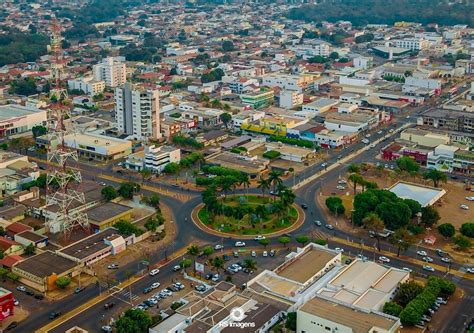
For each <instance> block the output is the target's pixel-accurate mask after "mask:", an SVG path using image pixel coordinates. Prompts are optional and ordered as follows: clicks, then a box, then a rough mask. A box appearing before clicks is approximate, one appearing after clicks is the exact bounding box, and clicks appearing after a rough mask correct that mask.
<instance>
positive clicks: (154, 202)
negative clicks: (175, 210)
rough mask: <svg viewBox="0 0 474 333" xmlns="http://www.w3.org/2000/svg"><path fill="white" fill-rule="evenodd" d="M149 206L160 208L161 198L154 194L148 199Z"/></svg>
mask: <svg viewBox="0 0 474 333" xmlns="http://www.w3.org/2000/svg"><path fill="white" fill-rule="evenodd" d="M148 204H149V205H150V206H151V207H153V208H156V209H159V208H160V196H159V195H158V194H156V193H153V194H152V195H151V196H150V197H149V198H148Z"/></svg>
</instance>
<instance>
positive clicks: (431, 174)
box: [423, 169, 448, 187]
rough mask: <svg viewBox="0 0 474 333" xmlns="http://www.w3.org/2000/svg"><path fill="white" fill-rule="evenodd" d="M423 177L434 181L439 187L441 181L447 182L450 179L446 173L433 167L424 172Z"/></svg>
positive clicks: (435, 185)
mask: <svg viewBox="0 0 474 333" xmlns="http://www.w3.org/2000/svg"><path fill="white" fill-rule="evenodd" d="M423 178H424V179H430V180H431V181H433V186H434V187H438V186H439V183H440V182H443V183H446V182H447V181H448V177H447V176H446V174H445V173H444V172H441V171H438V170H436V169H431V170H429V171H426V172H425V173H423Z"/></svg>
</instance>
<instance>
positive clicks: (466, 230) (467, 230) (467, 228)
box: [460, 223, 474, 238]
mask: <svg viewBox="0 0 474 333" xmlns="http://www.w3.org/2000/svg"><path fill="white" fill-rule="evenodd" d="M460 231H461V234H463V235H464V236H466V237H471V238H473V237H474V223H464V224H463V225H462V226H461V229H460Z"/></svg>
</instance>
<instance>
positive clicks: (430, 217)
mask: <svg viewBox="0 0 474 333" xmlns="http://www.w3.org/2000/svg"><path fill="white" fill-rule="evenodd" d="M440 218H441V217H440V216H439V213H438V211H437V210H436V208H434V207H432V206H426V207H423V208H422V209H421V223H423V224H424V225H425V226H427V227H432V226H434V225H436V223H438V221H439V219H440Z"/></svg>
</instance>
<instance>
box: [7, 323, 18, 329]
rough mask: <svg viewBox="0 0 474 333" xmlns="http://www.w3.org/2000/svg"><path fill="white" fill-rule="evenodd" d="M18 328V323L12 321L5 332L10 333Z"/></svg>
mask: <svg viewBox="0 0 474 333" xmlns="http://www.w3.org/2000/svg"><path fill="white" fill-rule="evenodd" d="M17 327H18V322H17V321H12V322H11V323H10V324H9V325H8V326H7V328H6V329H5V330H7V331H10V330H12V329H14V328H17Z"/></svg>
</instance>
